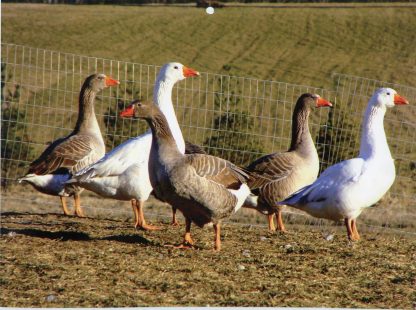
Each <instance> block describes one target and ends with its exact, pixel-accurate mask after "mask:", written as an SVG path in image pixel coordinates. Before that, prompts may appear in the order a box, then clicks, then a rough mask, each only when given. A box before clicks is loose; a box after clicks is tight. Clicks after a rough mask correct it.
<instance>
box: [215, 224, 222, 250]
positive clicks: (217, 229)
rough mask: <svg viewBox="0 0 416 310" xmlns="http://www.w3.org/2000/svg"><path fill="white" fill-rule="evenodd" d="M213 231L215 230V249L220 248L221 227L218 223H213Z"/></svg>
mask: <svg viewBox="0 0 416 310" xmlns="http://www.w3.org/2000/svg"><path fill="white" fill-rule="evenodd" d="M214 231H215V247H214V249H215V251H220V250H221V229H220V224H219V223H218V224H214Z"/></svg>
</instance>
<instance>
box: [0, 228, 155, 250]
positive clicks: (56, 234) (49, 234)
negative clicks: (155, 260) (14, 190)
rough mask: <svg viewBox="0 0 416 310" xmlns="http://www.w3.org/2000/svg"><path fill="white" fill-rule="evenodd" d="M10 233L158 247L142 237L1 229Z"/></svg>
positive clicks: (0, 229)
mask: <svg viewBox="0 0 416 310" xmlns="http://www.w3.org/2000/svg"><path fill="white" fill-rule="evenodd" d="M9 233H16V234H17V235H25V236H30V237H35V238H46V239H51V240H61V241H91V240H105V241H116V242H121V243H129V244H143V245H149V246H156V245H157V244H156V243H155V242H153V241H151V240H149V239H147V238H144V237H142V236H140V235H113V236H106V237H99V238H91V237H90V236H89V235H88V234H87V233H84V232H77V231H62V230H61V231H46V230H40V229H33V228H24V229H8V228H3V227H2V228H0V235H7V234H9Z"/></svg>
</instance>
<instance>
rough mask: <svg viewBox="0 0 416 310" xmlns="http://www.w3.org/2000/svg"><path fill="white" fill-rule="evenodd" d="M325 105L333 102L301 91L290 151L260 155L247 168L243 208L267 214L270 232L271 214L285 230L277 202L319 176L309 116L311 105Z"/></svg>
mask: <svg viewBox="0 0 416 310" xmlns="http://www.w3.org/2000/svg"><path fill="white" fill-rule="evenodd" d="M327 106H329V107H330V106H332V104H331V103H330V102H329V101H327V100H325V99H323V98H321V97H320V96H319V95H317V94H310V93H306V94H302V95H301V96H300V97H299V98H298V100H297V102H296V105H295V109H294V111H293V115H292V140H291V143H290V147H289V150H288V151H287V152H284V153H273V154H269V155H266V156H263V157H261V158H259V159H257V160H255V161H254V162H252V163H251V164H250V165H248V166H247V167H246V170H247V171H248V172H249V174H250V179H249V181H248V186H249V187H250V189H251V191H252V193H253V195H251V196H250V197H249V198H248V199H247V201H246V203H245V204H244V205H243V207H246V208H254V209H256V210H258V211H259V212H261V213H264V214H267V217H268V224H269V230H270V231H274V230H275V227H274V222H273V214H275V215H276V222H277V230H279V231H286V229H285V226H284V224H283V220H282V207H281V206H279V205H278V204H277V202H278V201H280V200H282V199H284V198H286V197H287V196H289V195H290V194H292V193H294V192H295V191H297V190H298V189H300V188H302V187H304V186H305V185H308V184H311V183H312V182H313V181H314V180H316V178H317V177H318V173H319V158H318V152H317V151H316V148H315V144H314V142H313V140H312V137H311V133H310V131H309V126H308V119H309V114H310V112H311V110H312V108H313V107H317V108H319V107H327Z"/></svg>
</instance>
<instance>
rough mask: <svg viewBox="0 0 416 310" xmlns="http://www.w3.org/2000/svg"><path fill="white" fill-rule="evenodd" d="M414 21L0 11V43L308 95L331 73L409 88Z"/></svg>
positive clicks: (362, 11) (328, 12)
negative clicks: (222, 75) (297, 87)
mask: <svg viewBox="0 0 416 310" xmlns="http://www.w3.org/2000/svg"><path fill="white" fill-rule="evenodd" d="M415 13H416V9H415V8H413V7H405V8H397V7H394V8H388V7H386V8H372V7H370V8H368V7H365V6H364V7H362V8H351V9H345V8H340V9H336V8H330V9H319V8H302V9H296V8H278V9H259V8H249V9H247V8H227V9H223V10H220V9H218V10H217V12H216V13H215V14H213V15H212V16H208V15H207V14H205V11H204V10H203V9H197V8H177V7H172V8H169V7H156V8H153V7H137V6H127V7H125V6H122V7H120V6H65V5H52V6H50V5H30V4H20V5H19V4H2V41H3V42H8V43H16V44H24V45H29V46H33V47H41V48H45V49H51V50H58V51H65V52H69V53H75V54H82V55H90V56H96V57H103V58H110V59H118V60H125V61H134V62H138V63H145V64H158V65H161V64H163V63H165V62H167V61H171V60H175V59H176V60H177V61H179V62H182V63H184V64H188V65H190V66H193V67H195V68H198V70H200V71H202V72H215V73H219V72H226V73H227V74H230V73H231V74H234V75H239V76H253V77H256V78H260V79H268V80H278V81H284V82H290V83H294V84H304V85H311V86H315V87H329V86H332V79H331V77H330V73H331V72H334V71H335V72H340V73H346V74H352V75H358V76H365V77H369V78H372V79H377V80H383V81H394V82H395V83H398V84H404V85H416V74H415V73H416V72H415V70H416V69H415V68H416V34H415V31H414V29H415V24H416V21H415V19H414V15H415ZM224 65H229V66H230V67H231V69H230V70H228V71H224V68H223V67H224Z"/></svg>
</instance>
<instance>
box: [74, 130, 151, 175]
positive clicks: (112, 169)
mask: <svg viewBox="0 0 416 310" xmlns="http://www.w3.org/2000/svg"><path fill="white" fill-rule="evenodd" d="M151 144H152V135H151V134H147V133H146V134H143V135H141V136H139V137H136V138H132V139H129V140H127V141H125V142H123V143H122V144H120V145H118V146H117V147H116V148H114V149H113V150H111V151H110V152H108V153H107V154H105V155H104V157H103V158H101V159H100V160H99V161H97V162H95V163H93V164H92V165H90V166H87V167H85V168H84V169H82V170H81V171H79V172H78V173H76V174H75V175H74V178H75V179H77V180H80V181H86V180H88V179H90V178H95V177H109V176H118V175H120V174H122V173H123V172H124V171H126V169H128V168H129V167H131V166H132V165H147V163H148V160H149V154H150V148H151Z"/></svg>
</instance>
